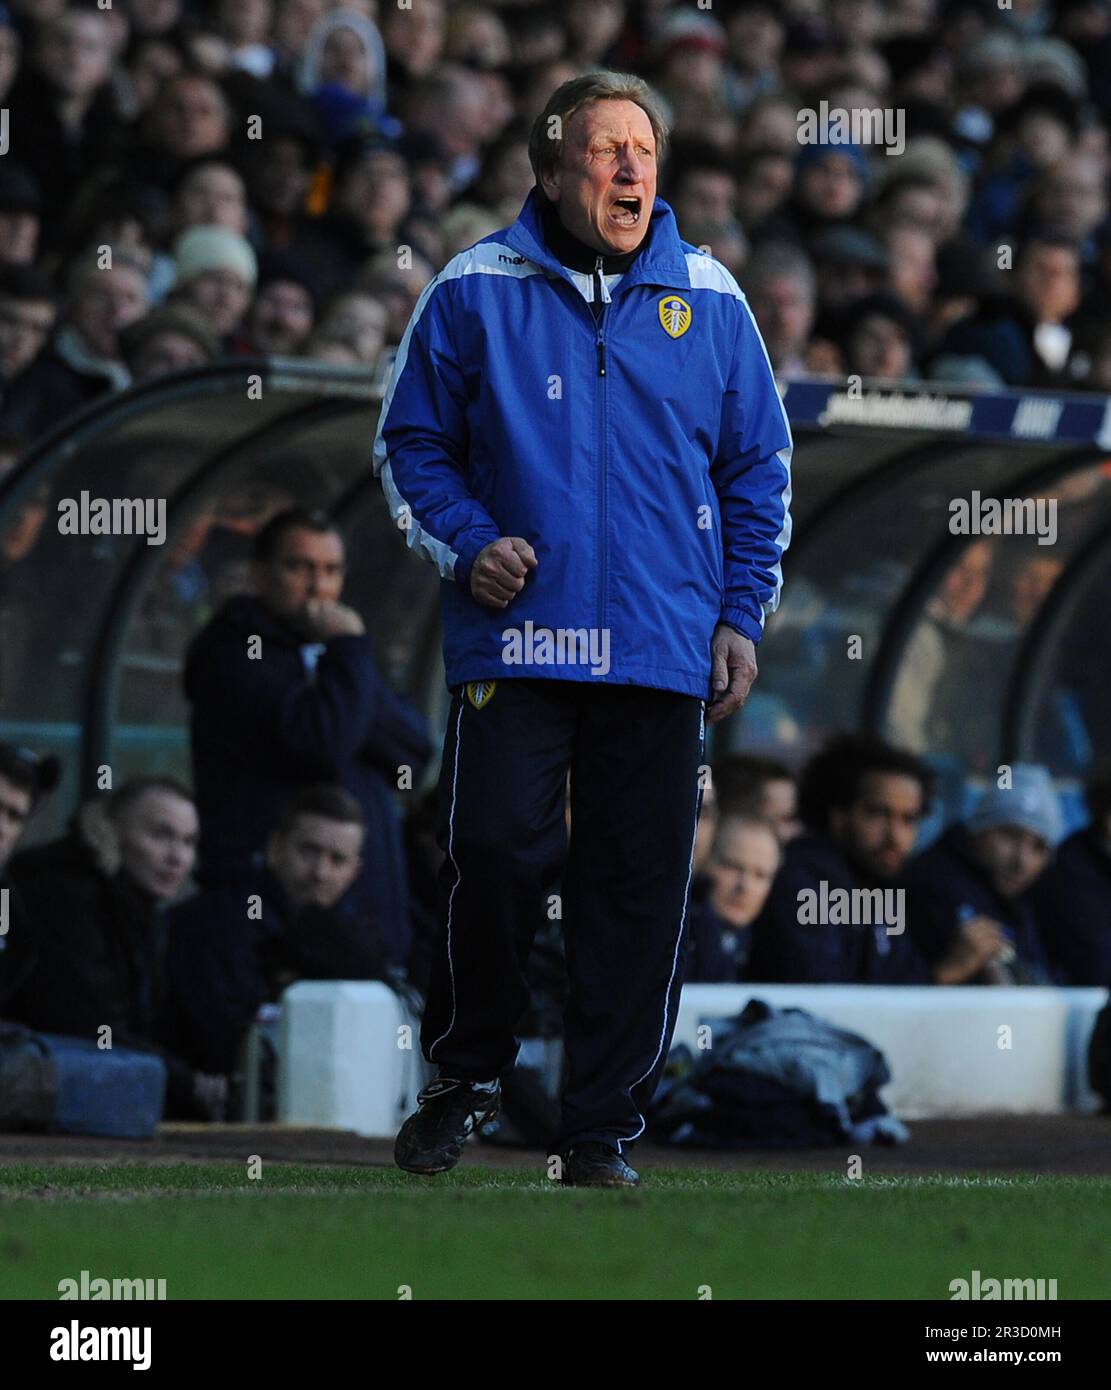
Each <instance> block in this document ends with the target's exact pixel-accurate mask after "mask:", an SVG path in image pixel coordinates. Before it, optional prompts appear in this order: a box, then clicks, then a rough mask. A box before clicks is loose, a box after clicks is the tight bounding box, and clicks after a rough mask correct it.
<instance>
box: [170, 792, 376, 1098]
mask: <svg viewBox="0 0 1111 1390" xmlns="http://www.w3.org/2000/svg"><path fill="white" fill-rule="evenodd" d="M364 836H365V830H364V817H363V813H362V809H361V808H360V806H359V803H358V802H357V801H356V800H355V799H354V797H352V796H349V795H348V794H347V792H345V791H344V790H343V789H342V788H341V787H334V786H317V787H307V788H306V789H305V790H304V791H302V792H299V793H298V794H297V795H296V796H295V797H294V798H293V800H292V802H290V804H289V806H288V807H287V808H286V811H285V813H284V815H283V816H282V818H281V820H280V821H279V822H278V826H277V828H276V829H275V830H274V831H273V833H272V834H271V836H270V840H269V843H268V844H267V849H266V867H265V869H263V870H261V871H259V872H258V873H257V874H255V875H250V874H247V875H244V877H243V879H242V880H241V882H240V883H239V884H238V885H237V886H235V887H227V888H219V889H214V890H212V891H210V892H207V893H199V894H198V895H197V896H196V897H195V898H190V899H189V901H188V902H184V903H181V904H180V905H179V906H178V907H176V908H175V909H174V910H173V911H172V912H171V913H170V914H169V932H168V940H167V948H166V1008H165V1013H164V1015H163V1020H162V1024H161V1032H160V1036H161V1037H162V1040H163V1041H164V1043H165V1044H166V1045H167V1046H169V1047H173V1048H174V1050H175V1051H177V1052H180V1053H181V1055H182V1056H184V1057H185V1058H187V1059H188V1060H189V1061H190V1062H191V1063H192V1064H193V1065H194V1066H196V1067H199V1068H201V1069H202V1070H204V1071H209V1072H216V1073H219V1074H222V1075H227V1074H229V1073H231V1072H233V1071H234V1070H235V1069H236V1066H237V1063H238V1058H239V1049H240V1046H241V1044H242V1041H243V1038H244V1035H245V1034H246V1032H247V1029H248V1028H249V1027H250V1025H251V1023H252V1021H253V1020H254V1018H255V1015H256V1014H257V1013H258V1009H259V1005H260V1004H263V1003H266V1002H268V1001H275V1000H277V999H279V998H280V997H281V994H282V991H283V990H285V989H286V988H287V987H288V986H289V985H290V984H292V983H293V982H294V981H295V980H298V979H310V980H373V979H381V978H383V977H384V974H385V972H386V971H387V969H388V965H387V956H386V951H385V948H384V947H383V945H382V944H381V943H376V942H375V941H374V940H373V939H372V937H370V936H369V935H368V933H367V932H366V930H365V929H364V927H363V926H362V924H361V923H358V922H356V921H355V920H353V919H352V918H350V917H348V916H346V915H344V914H343V913H341V912H339V911H337V910H336V905H337V904H338V903H339V901H340V899H341V898H342V897H343V895H344V894H345V893H346V892H347V891H348V889H349V888H350V887H351V885H352V884H353V883H354V882H355V880H356V878H357V876H358V873H359V870H360V868H361V867H362V851H363V842H364Z"/></svg>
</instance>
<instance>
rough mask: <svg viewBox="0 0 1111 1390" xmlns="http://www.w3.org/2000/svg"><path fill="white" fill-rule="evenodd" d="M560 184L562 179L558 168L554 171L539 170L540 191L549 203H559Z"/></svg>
mask: <svg viewBox="0 0 1111 1390" xmlns="http://www.w3.org/2000/svg"><path fill="white" fill-rule="evenodd" d="M561 182H562V179H561V177H560V170H559V168H558V167H556V168H555V169H541V171H540V189H541V191H542V192H543V193H544V195H545V197H546V198H547V199H548V201H549V202H550V203H558V202H559V188H560V184H561Z"/></svg>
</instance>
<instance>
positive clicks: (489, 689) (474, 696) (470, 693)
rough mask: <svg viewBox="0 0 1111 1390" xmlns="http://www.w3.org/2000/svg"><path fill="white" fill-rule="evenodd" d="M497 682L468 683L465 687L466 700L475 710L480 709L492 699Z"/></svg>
mask: <svg viewBox="0 0 1111 1390" xmlns="http://www.w3.org/2000/svg"><path fill="white" fill-rule="evenodd" d="M497 686H498V683H497V681H470V682H469V683H468V685H467V699H468V700H470V702H471V704H472V705H474V707H475V709H481V708H482V706H483V705H485V704H487V703H488V702H489V701H490V700H492V699H493V697H494V691H495V690H496V689H497Z"/></svg>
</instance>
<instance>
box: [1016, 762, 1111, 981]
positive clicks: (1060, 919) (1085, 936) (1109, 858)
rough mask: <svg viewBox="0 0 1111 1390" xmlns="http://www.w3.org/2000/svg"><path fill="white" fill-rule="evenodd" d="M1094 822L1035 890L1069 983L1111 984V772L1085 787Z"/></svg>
mask: <svg viewBox="0 0 1111 1390" xmlns="http://www.w3.org/2000/svg"><path fill="white" fill-rule="evenodd" d="M1084 790H1085V800H1086V801H1087V805H1088V813H1089V815H1090V816H1091V818H1092V819H1091V824H1090V825H1088V826H1086V827H1085V828H1084V829H1083V830H1078V831H1077V832H1076V833H1075V834H1074V835H1070V836H1069V838H1068V839H1067V840H1066V841H1065V842H1064V844H1062V845H1061V847H1060V848H1059V849H1058V851H1057V856H1056V858H1055V859H1054V861H1053V863H1052V864H1051V865H1050V866H1049V868H1048V869H1047V870H1046V871H1045V873H1044V874H1042V876H1041V878H1039V879H1038V880H1037V882H1036V883H1035V884H1034V886H1033V888H1032V889H1031V890H1030V896H1031V900H1032V901H1033V904H1034V913H1035V916H1036V918H1037V922H1038V931H1039V934H1040V936H1041V939H1042V944H1043V945H1044V946H1045V951H1046V956H1047V957H1048V959H1049V963H1050V966H1051V967H1052V968H1053V969H1054V970H1056V972H1057V973H1058V974H1059V976H1060V978H1061V981H1062V983H1064V984H1066V985H1098V986H1100V987H1102V988H1107V987H1108V986H1111V768H1105V769H1102V770H1101V771H1099V772H1097V773H1096V774H1095V775H1094V776H1092V777H1091V778H1090V779H1089V781H1088V784H1087V786H1086V787H1085V789H1084Z"/></svg>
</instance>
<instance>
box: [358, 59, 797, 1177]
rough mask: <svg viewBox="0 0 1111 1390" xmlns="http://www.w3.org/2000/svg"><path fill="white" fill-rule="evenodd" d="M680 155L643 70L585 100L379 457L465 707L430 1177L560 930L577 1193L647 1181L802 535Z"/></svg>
mask: <svg viewBox="0 0 1111 1390" xmlns="http://www.w3.org/2000/svg"><path fill="white" fill-rule="evenodd" d="M666 139H667V128H666V124H665V121H664V119H663V115H662V112H661V108H660V105H659V102H658V100H657V98H656V97H655V96H654V94H653V93H652V91H651V90H650V88H648V87H647V85H646V84H645V83H643V82H642V81H640V79H638V78H635V77H627V76H624V75H622V74H619V73H607V72H594V73H590V74H588V75H586V76H584V77H579V78H574V79H572V80H570V81H568V82H565V83H564V84H563V85H562V86H561V87H559V88H558V89H557V91H556V92H555V93H554V94H553V95H552V97H551V98H550V100H549V101H548V104H547V106H546V107H545V109H544V110H543V111H542V112H541V113H540V115H539V116H538V118H537V120H536V123H535V125H534V127H533V130H532V135H531V139H530V143H529V156H530V160H531V163H532V167H533V171H534V173H535V176H536V187H534V188H533V190H532V191H531V193H530V194H529V196H528V198H527V199H526V201H525V204H524V207H523V208H522V210H521V213H520V216H519V217H518V219H517V221H516V222H515V223H514V224H513V225H512V226H511V227H509V228H506V229H505V230H504V231H499V232H495V233H494V234H492V235H491V236H488V237H486V238H484V239H483V240H482V241H480V242H479V243H478V244H477V245H476V246H473V247H471V248H470V249H469V250H467V251H464V252H462V253H461V254H460V255H458V256H456V257H455V258H454V259H453V260H452V261H450V262H449V263H448V265H447V266H446V267H445V268H444V269H443V270H442V271H441V272H440V274H439V275H438V276H437V277H436V278H435V279H434V280H433V281H432V283H431V284H430V285H429V286H428V287H427V288H426V289H425V290H424V292H423V293H422V295H421V297H420V300H419V301H418V303H417V306H416V308H415V310H414V312H413V315H412V318H411V320H410V322H409V326H408V328H407V330H406V332H405V336H404V338H403V339H402V342H401V346H400V348H399V350H398V355H397V360H396V363H395V366H394V371H393V375H392V378H391V382H390V385H389V389H388V391H387V395H386V400H385V402H384V404H383V408H382V413H381V419H380V423H379V430H378V437H377V439H376V441H375V449H374V466H375V469H376V471H377V472H378V474H379V476H380V478H381V481H382V484H383V487H384V490H385V493H386V496H387V498H388V500H389V503H390V506H391V508H392V510H393V513H394V515H395V517H396V519H397V521H398V525H399V526H400V527H401V528H402V529H403V532H404V534H405V536H406V539H407V541H408V543H409V545H410V546H411V547H412V548H413V549H415V550H417V551H418V552H420V553H421V554H423V555H424V556H425V557H426V558H427V559H429V560H430V561H432V562H433V563H434V564H435V565H436V566H437V567H438V569H439V572H440V574H441V577H442V579H443V581H444V582H443V585H442V596H443V617H444V648H445V665H446V676H447V683H448V686H449V688H450V690H451V692H452V703H451V710H450V714H449V720H448V732H447V739H446V744H445V755H444V760H443V767H442V772H441V783H440V792H441V800H440V806H441V810H440V824H439V828H438V838H439V843H440V846H441V848H442V849H443V850H444V852H445V858H444V867H443V870H442V876H441V880H440V890H441V923H442V928H443V930H442V936H441V940H440V944H439V950H438V952H437V955H436V959H435V961H434V963H433V969H432V975H431V980H430V985H429V994H428V1005H427V1009H426V1011H425V1016H424V1023H423V1031H422V1045H423V1047H424V1051H425V1056H426V1057H427V1059H428V1060H429V1061H430V1062H431V1063H433V1064H434V1065H437V1066H438V1067H439V1076H438V1078H437V1079H436V1080H435V1081H433V1082H431V1083H430V1084H429V1085H428V1086H427V1087H426V1088H425V1089H424V1091H423V1092H422V1093H421V1096H420V1098H419V1100H420V1104H419V1108H418V1110H417V1111H416V1112H415V1113H414V1114H413V1115H412V1116H410V1118H409V1119H408V1120H407V1121H406V1122H405V1125H404V1126H403V1127H402V1129H401V1132H400V1134H399V1135H398V1139H397V1145H396V1150H395V1156H396V1160H397V1162H398V1164H399V1165H400V1166H401V1167H402V1168H404V1169H406V1170H407V1171H409V1172H415V1173H437V1172H442V1171H444V1170H446V1169H448V1168H451V1167H453V1166H454V1164H455V1163H456V1162H457V1161H458V1160H459V1157H460V1155H461V1153H462V1147H463V1143H464V1142H465V1140H466V1137H467V1135H468V1134H469V1133H470V1132H471V1130H472V1129H473V1128H474V1127H476V1126H478V1125H481V1124H482V1123H484V1122H485V1121H486V1120H487V1119H488V1118H489V1117H490V1116H491V1115H493V1114H495V1113H496V1111H497V1107H498V1103H499V1083H500V1078H501V1077H502V1076H504V1075H505V1074H506V1073H508V1072H509V1071H510V1070H511V1069H512V1067H513V1065H514V1061H515V1058H516V1055H517V1046H518V1044H517V1038H516V1036H515V1031H516V1028H517V1025H518V1022H519V1020H520V1018H521V1015H522V1013H523V1012H524V1010H525V1008H526V1007H527V1004H528V989H527V984H526V978H525V966H526V963H527V960H528V955H529V950H530V947H531V944H532V940H533V937H534V935H535V932H536V928H537V926H538V924H539V922H540V921H542V920H543V916H542V914H544V915H546V916H548V917H549V918H551V915H552V914H553V913H554V912H556V913H558V914H559V916H560V917H561V920H562V923H563V930H564V938H565V944H566V954H567V970H568V978H569V990H570V997H569V1001H568V1005H567V1010H566V1013H565V1046H566V1051H567V1063H568V1069H567V1082H566V1086H565V1090H564V1096H563V1115H562V1126H561V1132H560V1135H559V1136H558V1139H557V1143H556V1146H555V1147H556V1152H557V1153H558V1155H559V1159H560V1161H559V1164H558V1165H556V1166H555V1167H554V1168H553V1169H552V1171H553V1172H557V1173H558V1174H559V1176H560V1178H561V1181H563V1182H564V1183H568V1184H572V1185H591V1186H595V1185H599V1186H629V1185H633V1184H635V1183H637V1181H638V1177H637V1174H636V1173H635V1172H634V1171H633V1169H632V1168H630V1167H629V1165H628V1163H627V1162H626V1160H625V1157H624V1154H623V1149H624V1146H625V1145H626V1144H628V1143H630V1142H632V1141H633V1140H635V1139H636V1138H637V1137H638V1136H639V1135H640V1134H641V1133H642V1132H643V1130H644V1112H645V1109H646V1107H647V1105H648V1102H649V1101H650V1100H651V1098H652V1095H653V1092H654V1091H655V1089H656V1084H657V1082H658V1081H659V1078H660V1075H661V1073H662V1070H663V1066H664V1063H665V1061H666V1058H667V1051H668V1044H669V1042H670V1039H671V1034H672V1031H673V1028H674V1025H675V1016H676V1011H677V1008H678V999H679V987H680V984H681V982H682V978H683V955H684V952H685V949H686V938H687V935H688V928H687V903H688V896H689V890H690V880H691V861H692V855H693V850H694V839H695V830H696V824H697V818H698V809H699V797H700V783H701V779H700V775H699V774H700V770H701V768H702V765H703V747H704V735H705V724H706V722H707V720H708V721H709V722H711V723H713V722H715V721H717V720H720V719H724V718H725V717H727V716H728V715H730V714H731V713H733V712H734V711H735V710H736V709H738V708H739V707H740V705H741V703H742V702H743V701H744V699H745V697H746V695H747V693H748V689H749V687H750V686H751V684H752V681H753V679H754V678H755V675H756V660H755V647H756V643H757V642H758V641H759V640H760V637H761V635H762V632H763V628H764V621H765V618H766V616H767V615H768V614H769V613H771V612H772V611H773V610H774V609H775V607H776V605H777V603H778V600H779V590H780V583H781V570H780V560H781V558H782V555H783V552H784V550H785V548H786V546H787V543H788V540H789V537H790V519H789V513H788V505H789V502H790V473H789V462H790V454H791V436H790V431H789V429H788V425H787V420H786V417H785V415H784V413H783V409H782V406H781V404H780V400H779V396H778V393H777V391H776V387H775V382H774V380H773V377H772V371H771V367H770V365H769V363H768V358H767V354H766V352H765V351H764V346H763V343H762V341H761V339H760V334H759V332H758V331H757V328H756V324H755V321H754V320H753V318H752V315H751V313H750V312H749V309H748V306H747V304H746V302H745V298H744V296H743V294H742V293H741V291H740V289H739V288H738V286H737V283H736V281H735V280H734V279H733V277H732V276H731V275H730V274H729V272H728V271H727V270H726V269H725V268H724V267H723V266H722V265H721V264H720V263H719V262H717V261H715V260H714V259H713V258H712V257H710V256H708V255H704V254H701V253H700V252H699V251H698V249H697V248H695V247H694V246H691V245H689V244H688V243H686V242H684V241H682V240H681V239H680V237H679V233H678V230H677V228H676V223H675V217H674V214H673V213H672V210H671V208H670V207H669V206H668V205H667V203H665V202H664V201H663V200H662V199H660V198H658V197H657V196H656V180H657V169H658V163H659V160H660V157H661V155H662V153H663V149H664V146H665V143H666ZM568 770H570V774H571V802H572V818H571V820H572V829H571V835H570V847H569V851H568V848H567V844H566V829H565V823H564V814H563V812H564V800H565V791H564V789H565V783H566V777H567V773H568ZM565 857H566V865H565V864H564V859H565ZM561 874H562V892H561V895H559V896H557V895H556V894H555V888H556V884H557V881H558V880H559V878H560V875H561Z"/></svg>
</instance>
